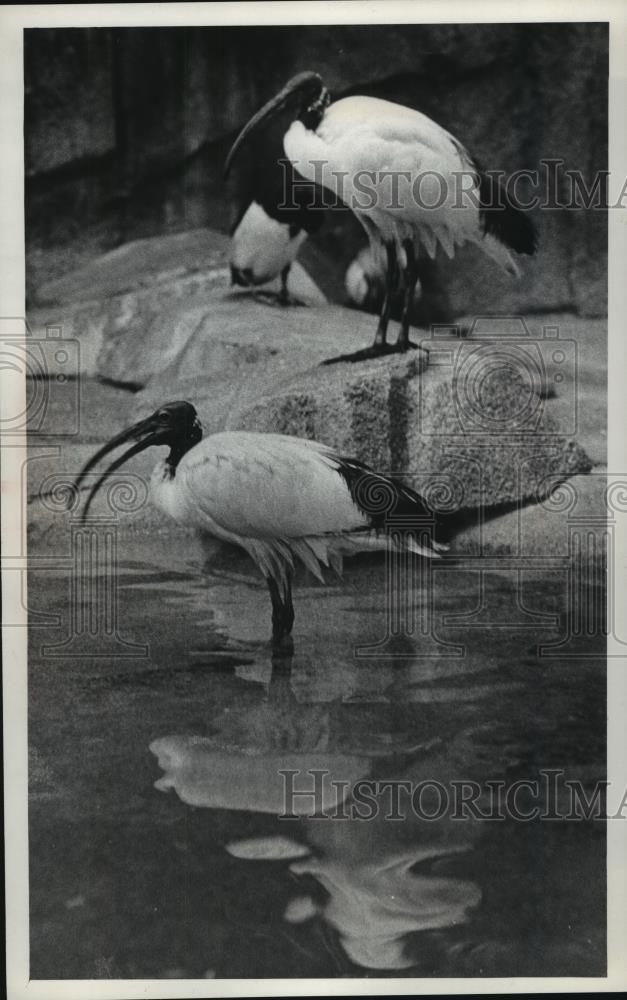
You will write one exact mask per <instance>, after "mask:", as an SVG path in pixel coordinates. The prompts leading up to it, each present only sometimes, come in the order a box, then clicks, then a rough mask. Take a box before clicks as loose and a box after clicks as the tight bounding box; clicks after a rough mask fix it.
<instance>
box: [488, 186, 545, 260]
mask: <svg viewBox="0 0 627 1000" xmlns="http://www.w3.org/2000/svg"><path fill="white" fill-rule="evenodd" d="M478 174H479V202H480V208H479V214H480V216H481V218H482V220H483V225H484V229H485V232H486V233H491V234H492V235H493V236H495V237H496V238H497V239H498V240H500V241H501V243H504V244H505V245H506V246H507V247H509V248H510V249H511V250H515V251H516V253H524V254H529V255H531V254H534V253H535V252H536V250H537V249H538V234H537V231H536V227H535V226H534V224H533V222H532V220H531V218H530V217H529V213H528V211H526V210H525V209H523V208H521V207H520V206H519V205H516V204H515V202H514V201H513V200H512V199H511V198H510V197H509V194H508V193H507V191H506V190H505V188H504V187H503V185H502V184H501V183H500V181H498V180H497V183H496V184H495V183H494V181H493V179H492V178H491V177H490V176H489V175H488V174H486V173H484V172H483V171H482V170H479V171H478Z"/></svg>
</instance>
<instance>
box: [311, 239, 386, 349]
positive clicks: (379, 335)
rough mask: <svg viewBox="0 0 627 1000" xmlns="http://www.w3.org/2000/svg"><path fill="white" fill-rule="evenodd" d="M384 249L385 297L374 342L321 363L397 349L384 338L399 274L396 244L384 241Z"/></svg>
mask: <svg viewBox="0 0 627 1000" xmlns="http://www.w3.org/2000/svg"><path fill="white" fill-rule="evenodd" d="M385 250H386V254H387V271H386V277H385V297H384V299H383V305H382V307H381V313H380V315H379V322H378V324H377V332H376V334H375V338H374V344H372V346H371V347H365V348H364V349H363V350H362V351H355V352H354V353H353V354H340V355H339V357H337V358H329V359H328V360H327V361H323V362H322V364H323V365H334V364H337V362H338V361H351V362H355V361H368V360H369V359H371V358H380V357H381V355H383V354H393V353H395V352H396V351H397V350H398V347H397V345H396V344H393V345H390V344H388V343H387V340H386V337H387V331H388V323H389V321H390V315H391V312H392V305H393V302H394V292H395V291H396V285H397V282H398V274H399V271H398V260H397V257H396V246H395V245H394V242H393V241H390V242H389V243H386V244H385Z"/></svg>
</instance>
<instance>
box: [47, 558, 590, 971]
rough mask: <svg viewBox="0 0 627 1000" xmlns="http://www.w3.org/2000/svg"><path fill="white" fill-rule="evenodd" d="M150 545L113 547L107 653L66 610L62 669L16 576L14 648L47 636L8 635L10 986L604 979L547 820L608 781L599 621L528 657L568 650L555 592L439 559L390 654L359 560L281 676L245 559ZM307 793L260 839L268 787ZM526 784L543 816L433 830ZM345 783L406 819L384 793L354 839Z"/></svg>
mask: <svg viewBox="0 0 627 1000" xmlns="http://www.w3.org/2000/svg"><path fill="white" fill-rule="evenodd" d="M160 544H161V551H160V552H159V556H158V561H157V560H155V561H153V562H152V563H151V562H149V561H148V552H149V551H150V550H151V548H153V546H149V545H147V544H146V543H145V542H144V543H141V541H137V542H135V543H128V544H126V543H125V545H124V552H123V554H124V559H125V561H124V563H123V564H122V565H121V566H120V568H119V573H118V576H117V587H118V596H119V608H118V616H117V623H116V624H115V627H114V628H113V630H112V631H111V630H110V631H109V633H108V634H107V635H106V636H103V635H101V634H99V633H98V622H97V621H91V623H90V619H89V614H88V612H89V606H90V602H92V603H93V600H94V594H93V592H89V591H86V592H83V593H82V596H81V594H79V597H78V598H77V600H78V603H79V605H85V612H86V617H81V616H80V614H79V615H78V617H76V616H75V617H74V619H73V620H74V622H75V624H76V622H78V623H79V625H80V627H81V628H82V630H83V631H82V633H81V635H79V636H78V637H77V636H76V635H74V639H73V641H72V642H70V643H66V645H61V644H62V643H63V642H64V641H65V640H66V639H67V637H68V634H69V633H68V628H69V621H70V615H69V606H68V605H69V595H70V592H71V591H70V570H69V568H68V567H67V566H61V567H57V568H54V567H51V568H49V569H45V570H44V569H41V570H33V571H32V572H31V574H30V578H29V605H30V608H31V620H32V622H33V624H34V625H35V624H37V623H38V622H41V618H39V616H38V614H37V613H38V612H43V611H45V612H47V613H52V614H57V615H58V616H59V620H58V623H57V624H55V625H45V624H43V625H42V624H39V625H37V627H33V628H31V634H30V643H31V655H30V669H29V686H30V687H29V692H30V731H29V736H30V761H31V800H30V851H31V885H30V892H31V976H32V978H46V979H48V978H50V979H55V978H68V977H69V978H100V977H114V978H135V977H141V978H144V977H146V978H153V977H154V978H163V977H177V978H178V977H194V978H198V977H203V976H207V977H213V976H216V977H218V978H222V977H271V976H272V977H273V976H281V977H284V976H378V975H381V974H389V975H399V976H405V975H425V976H513V975H517V976H521V975H532V976H533V975H545V976H546V975H583V976H586V975H588V976H589V975H602V974H604V971H605V937H604V931H603V928H604V924H605V837H604V828H603V825H602V823H601V822H600V821H599V820H596V821H595V820H587V821H585V820H583V819H573V818H571V819H570V820H567V819H565V818H564V816H565V815H568V814H569V812H570V811H571V805H572V803H571V800H570V799H569V798H568V796H567V795H566V786H564V785H563V779H565V778H568V779H571V780H577V781H580V782H582V784H583V785H584V786H585V788H586V789H587V790H588V791H589V790H590V789H592V787H593V785H594V782H595V781H597V780H601V779H603V778H604V771H605V714H606V713H605V664H604V661H603V659H602V657H603V650H604V639H603V635H602V629H601V627H600V620H601V617H602V612H603V607H602V601H601V600H599V599H597V600H596V601H595V602H592V603H591V604H590V609H591V610H590V614H591V615H593V618H592V619H591V620H590V628H589V633H590V634H585V632H584V634H583V635H581V636H580V637H579V638H577V639H575V640H571V641H570V642H569V643H568V644H566V645H562V646H561V647H555V645H554V647H553V650H552V652H553V653H555V652H556V651H557V652H561V654H562V655H561V656H547V655H544V656H539V655H538V646H541V645H544V646H550V645H551V643H553V644H555V643H556V642H558V641H559V640H560V638H561V637H562V638H563V635H564V629H565V628H566V623H567V620H566V618H565V610H566V606H565V597H564V593H565V588H564V576H563V574H562V573H561V572H559V571H557V570H556V571H554V572H545V573H544V574H543V575H541V576H540V575H538V574H537V573H533V574H532V573H530V574H523V575H522V582H519V581H518V579H517V574H516V572H514V571H511V572H508V571H506V572H502V571H501V572H497V571H486V572H485V573H484V574H483V578H481V575H480V573H479V571H478V570H476V569H474V568H472V567H470V564H468V565H466V566H465V567H464V566H462V565H460V564H456V563H455V562H454V561H453V560H450V561H449V560H444V561H443V564H442V565H441V566H438V568H437V570H434V571H433V575H432V577H430V579H428V580H425V579H423V578H421V577H417V578H416V580H414V585H415V589H414V592H413V598H412V600H411V602H410V604H411V608H413V613H409V614H408V619H407V621H406V622H405V626H404V627H401V628H400V633H401V634H400V635H396V636H395V637H392V638H389V637H387V638H386V636H387V626H386V622H387V621H388V612H387V607H386V600H385V599H384V595H385V592H386V590H385V579H386V574H385V566H384V562H383V560H381V559H363V560H362V559H359V560H354V561H353V562H352V563H351V564H349V565H348V566H347V571H346V574H345V577H344V580H343V581H339V580H337V579H331V580H330V582H329V585H328V586H327V587H326V588H322V587H320V586H318V585H314V584H313V583H312V582H311V580H310V579H308V578H305V577H303V578H302V579H301V580H299V581H298V585H297V588H296V592H295V607H296V626H295V633H294V638H295V651H294V655H293V657H289V656H287V655H284V656H276V655H275V656H273V655H272V652H271V649H270V646H269V644H268V643H267V641H266V640H267V638H268V632H269V626H270V616H269V602H268V598H267V594H266V591H265V589H264V587H263V586H262V585H260V584H259V583H258V582H257V581H255V580H254V579H253V578H252V576H251V575H250V567H249V565H248V564H247V563H246V562H245V560H240V559H239V558H238V557H235V556H233V555H231V554H226V555H225V556H223V557H222V560H221V561H220V562H219V563H214V567H215V566H216V565H219V566H220V569H221V572H219V573H216V572H213V573H212V574H205V575H202V574H200V573H199V571H198V569H197V568H196V567H195V565H194V560H195V559H196V558H197V554H196V550H195V545H194V543H192V542H191V541H190V542H189V543H179V542H178V541H177V542H176V543H170V542H168V541H167V540H163V541H162V542H160ZM481 579H482V580H483V582H482V583H481ZM102 593H103V592H100V594H101V596H102ZM590 593H592V591H590ZM601 596H602V595H601ZM597 597H599V594H597ZM98 599H100V598H98ZM393 606H394V607H395V608H396V611H395V614H396V617H395V618H394V617H393V618H392V624H393V625H394V627H395V628H397V630H398V625H399V620H398V614H397V610H398V609H397V606H396V605H393ZM410 610H411V609H410ZM90 624H91V625H92V626H94V629H95V631H94V634H93V635H92V634H91V633H90V631H89V630H90ZM401 625H402V622H401ZM427 626H428V627H427ZM497 626H498V627H497ZM116 629H117V635H116V634H115V632H116ZM356 647H359V651H358V653H359V655H356ZM103 651H104V652H105V653H106V655H105V656H101V657H95V656H94V655H93V654H94V653H95V652H100V653H102V652H103ZM547 651H550V650H547ZM581 654H585V656H582V655H581ZM310 768H316V769H318V770H321V771H322V770H324V771H326V772H327V776H326V778H325V779H324V780H325V781H326V784H325V785H324V789H323V791H322V792H321V794H320V796H319V797H318V798H317V799H315V798H314V799H311V800H309V799H305V798H304V797H302V796H301V797H298V796H297V797H295V798H292V800H291V802H292V805H293V806H294V812H295V813H297V814H298V815H297V818H292V819H287V818H278V813H281V812H283V807H284V803H285V796H284V791H285V787H286V781H287V780H288V779H287V778H286V777H285V776H282V775H281V774H280V773H279V772H280V771H281V770H290V771H292V772H298V774H299V777H298V778H297V779H294V780H295V781H301V782H303V783H302V784H300V785H298V784H295V785H294V786H293V787H294V788H295V789H296V790H300V791H307V790H309V789H311V788H312V787H313V785H312V784H311V782H310V777H311V776H310V775H309V774H308V773H307V772H308V769H310ZM547 769H553V770H555V771H560V772H562V773H561V776H560V777H559V779H556V780H557V781H558V785H559V791H558V793H557V796H556V797H554V798H553V799H552V800H551V802H552V805H553V807H554V810H555V811H557V812H558V814H559V816H560V817H561V818H557V819H554V820H551V821H550V820H547V819H532V820H529V821H524V820H522V819H521V818H519V819H516V818H515V817H514V816H513V815H511V813H512V808H511V807H510V808H509V809H505V813H506V816H505V818H503V819H497V818H492V819H485V818H481V816H480V817H477V816H476V815H474V814H473V812H472V810H466V811H465V814H464V815H462V816H458V817H457V818H456V817H455V816H454V815H453V808H452V805H453V801H454V800H453V795H454V790H455V788H456V786H455V785H454V784H453V783H454V782H460V781H466V782H470V781H473V782H475V783H476V784H477V786H478V787H479V788H480V789H481V799H480V800H478V804H476V806H477V808H478V809H479V810H480V812H481V814H482V816H483V815H485V813H486V812H488V813H489V812H490V808H489V805H490V801H491V802H492V806H494V801H495V800H494V799H492V800H490V799H489V796H488V794H487V793H488V792H489V790H490V788H491V787H492V788H494V787H495V786H490V785H489V784H486V783H487V782H498V781H502V782H504V783H505V788H506V789H510V788H511V787H512V785H513V783H514V782H515V781H516V780H526V781H534V780H537V779H538V780H540V782H541V785H540V787H541V788H542V787H544V786H543V785H542V782H545V783H546V781H548V780H549V779H548V778H547V777H546V776H545V777H544V778H543V777H542V773H541V772H542V771H543V770H544V771H546V770H547ZM362 778H363V779H366V780H374V779H379V780H380V781H386V780H387V781H388V782H392V783H395V782H405V785H403V786H402V788H401V787H400V786H398V785H396V786H393V787H396V788H397V790H398V794H399V800H398V811H399V813H400V815H401V816H402V818H395V819H394V818H386V813H389V811H390V804H391V799H390V796H391V794H392V792H391V790H390V786H389V785H388V786H387V791H385V790H384V788H383V786H381V785H380V786H379V791H378V794H374V795H373V796H372V797H371V804H370V807H369V809H367V808H365V807H362V813H363V812H364V811H365V812H366V813H368V812H375V811H376V813H377V814H376V815H374V816H371V817H370V818H358V816H357V815H356V813H357V812H358V811H359V810H356V809H355V802H356V792H355V789H354V783H355V782H357V781H358V780H359V779H362ZM289 780H291V779H289ZM311 780H312V781H313V780H314V779H311ZM331 780H335V781H339V782H345V783H346V785H340V786H335V787H336V788H337V787H339V789H340V791H337V790H334V786H332V785H331V784H330V782H331ZM155 782H158V783H159V787H155ZM421 783H423V784H421ZM424 783H427V784H426V785H425V784H424ZM434 783H437V784H434ZM417 787H422V788H423V791H424V795H423V796H422V797H421V799H420V801H419V802H418V804H417V806H416V807H415V808H412V799H411V793H412V792H414V790H415V789H416V788H417ZM473 787H474V786H473ZM351 788H353V791H352V792H351ZM407 789H409V791H407ZM443 790H444V791H443ZM446 796H449V800H448V802H447V801H446V800H445V799H446ZM533 796H534V792H533V788H531V789H529V788H527V789H525V788H523V789H521V791H520V794H519V796H518V798H517V799H516V803H515V804H516V805H517V806H518V808H519V809H520V810H521V811H528V810H530V809H531V808H532V807H533V805H534V804H536V800H535V799H534V797H533ZM310 801H311V802H313V803H314V806H313V809H312V808H311V807H310ZM539 801H540V804H541V806H543V807H544V806H546V803H547V800H546V798H542V797H541V798H540V800H539ZM373 803H374V805H373ZM447 806H448V808H447ZM510 806H511V803H510ZM316 809H317V810H318V812H319V813H320V812H324V813H326V815H323V816H320V815H318V817H317V818H312V817H311V815H306V814H305V813H311V812H312V811H315V810H316ZM333 812H341V813H342V814H343V815H345V816H347V817H351V818H341V817H340V818H338V817H337V816H336V817H335V818H332V817H330V816H329V815H328V814H329V813H333ZM427 814H430V815H434V816H435V818H430V819H429V818H427ZM436 814H437V815H436Z"/></svg>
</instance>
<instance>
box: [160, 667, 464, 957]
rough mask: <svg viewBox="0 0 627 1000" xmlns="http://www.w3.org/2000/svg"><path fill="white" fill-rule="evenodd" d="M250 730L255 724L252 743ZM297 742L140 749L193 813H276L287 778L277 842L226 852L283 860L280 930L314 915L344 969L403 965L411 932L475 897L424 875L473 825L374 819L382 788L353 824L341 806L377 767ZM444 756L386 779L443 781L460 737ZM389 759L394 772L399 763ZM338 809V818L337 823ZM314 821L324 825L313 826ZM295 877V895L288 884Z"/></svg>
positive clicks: (454, 882)
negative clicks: (285, 894)
mask: <svg viewBox="0 0 627 1000" xmlns="http://www.w3.org/2000/svg"><path fill="white" fill-rule="evenodd" d="M286 667H287V664H285V663H280V664H277V665H276V670H275V669H273V674H272V680H271V685H270V688H271V693H272V694H271V704H270V706H268V705H266V712H267V713H269V714H267V715H266V721H269V719H270V718H271V717H274V719H275V720H276V719H277V718H278V717H279V707H280V706H281V705H283V706H284V707H286V706H287V705H289V704H290V700H291V698H292V697H293V696H292V694H291V691H290V687H289V670H287V671H286ZM308 707H309V708H311V706H308ZM273 713H274V716H273ZM287 714H289V712H288V713H287ZM259 733H260V730H259V727H257V729H256V738H257V740H258V741H259ZM267 735H268V734H266V736H267ZM300 739H301V749H296V748H294V747H289V748H285V749H282V750H277V749H276V747H275V746H274V745H266V747H265V748H260V747H259V746H258V747H257V749H256V750H255V751H252V750H251V749H250V747H249V749H248V751H244V750H241V749H240V750H239V752H234V751H233V750H230V751H229V752H225V751H224V750H221V749H219V748H217V747H216V746H215V744H214V742H213V741H211V740H208V739H201V738H198V737H184V736H183V737H174V736H170V737H164V738H162V739H158V740H156V741H154V742H153V743H152V744H151V747H150V749H151V750H152V752H153V753H154V754H155V755H156V756H157V757H158V760H159V764H160V766H161V767H162V768H163V770H164V772H165V774H164V776H163V777H162V778H161V779H159V780H158V781H157V782H156V787H157V788H158V789H160V790H163V791H166V790H169V789H174V790H175V791H176V792H177V794H178V795H179V797H180V798H181V799H182V800H183V801H184V802H187V803H189V804H191V805H195V806H205V807H207V808H212V809H215V808H222V809H233V810H249V811H254V812H262V813H271V814H274V815H277V816H281V815H283V814H284V813H285V810H286V795H285V782H284V780H283V778H282V776H281V774H280V772H281V771H286V770H289V771H291V772H294V777H293V784H292V786H291V787H292V793H295V794H292V796H291V800H290V807H291V810H292V813H293V814H295V815H296V816H298V817H299V821H298V823H297V826H296V827H294V826H293V825H291V824H290V826H289V835H285V834H282V835H280V836H273V835H271V836H267V835H265V836H263V837H255V836H253V837H249V838H246V839H245V840H235V841H232V842H230V843H229V844H227V845H226V849H227V851H228V852H229V853H230V854H231V855H232V856H234V857H239V858H242V859H246V860H247V861H251V860H258V861H263V860H274V861H278V860H282V861H287V862H289V870H290V871H291V873H292V874H293V875H294V876H295V878H296V887H297V891H296V892H295V894H294V898H293V899H292V900H290V902H289V903H288V905H287V907H286V908H285V912H284V921H285V923H286V924H297V923H306V922H307V921H316V920H320V919H321V920H322V921H323V922H324V924H325V925H326V926H327V928H329V929H332V930H333V931H334V932H335V933H336V934H337V938H338V942H339V944H340V946H341V948H342V950H343V953H344V955H345V956H346V958H348V959H349V960H350V962H352V963H354V964H356V965H358V966H361V967H364V968H373V969H404V968H408V967H410V966H412V965H414V964H416V963H417V961H418V958H417V956H416V954H414V951H413V948H412V947H411V946H410V945H411V941H412V939H411V935H412V934H414V933H415V932H417V931H425V930H431V929H436V928H447V927H454V926H457V925H460V924H463V923H465V922H466V921H467V920H468V919H469V916H470V914H471V912H472V910H473V908H475V907H476V906H477V905H478V904H479V902H480V898H481V893H480V890H479V888H478V886H477V885H476V884H475V883H473V882H472V881H470V880H467V879H465V878H458V877H451V876H450V874H446V875H442V874H439V873H438V872H437V871H434V870H433V868H432V866H433V864H434V862H436V860H438V859H443V858H449V857H451V856H453V855H458V854H461V853H463V852H466V851H468V850H470V848H471V847H472V845H473V843H474V841H475V840H476V838H477V836H478V831H477V829H476V824H472V823H471V822H470V821H469V820H463V821H459V820H457V821H456V822H454V823H453V822H452V821H451V820H450V819H449V818H448V817H447V816H444V817H443V818H442V819H438V820H437V821H432V822H428V823H427V822H425V821H424V820H422V821H418V819H417V817H416V816H413V817H412V816H409V815H408V816H406V817H405V821H404V822H402V823H398V822H396V823H395V822H391V821H390V820H389V818H386V813H387V811H388V810H387V800H385V801H384V799H385V795H384V793H381V794H379V793H378V796H379V800H380V801H379V802H378V805H379V807H380V808H379V810H378V812H377V813H376V815H375V816H374V817H373V818H372V819H371V821H369V822H364V821H363V819H358V818H354V817H353V816H352V815H351V810H350V807H351V804H352V803H353V802H354V799H353V798H352V796H353V791H354V789H355V786H356V784H357V782H358V781H360V779H362V778H364V777H366V776H368V775H371V774H373V773H383V774H384V775H385V773H386V764H385V762H384V763H383V767H381V762H380V761H379V762H377V760H376V758H373V757H371V756H370V757H368V756H364V755H360V754H348V753H339V752H337V751H331V750H329V749H320V747H319V746H318V747H315V748H314V747H312V746H310V748H309V749H302V745H303V735H302V732H301V736H300ZM309 742H310V743H311V742H312V740H311V730H310V731H309ZM319 742H320V741H319ZM450 751H451V747H448V748H447V754H446V757H445V756H444V753H443V751H441V752H440V753H439V754H437V753H435V754H434V753H429V752H422V754H419V755H418V756H417V757H414V758H413V759H412V758H408V759H407V760H406V761H405V765H404V767H401V768H400V769H399V770H398V772H397V773H395V774H394V777H395V778H398V779H400V780H409V781H410V782H411V783H413V784H417V783H419V782H421V781H426V780H430V781H433V780H438V781H442V782H444V783H445V782H446V781H447V780H450V778H451V776H452V775H453V774H454V773H455V769H456V768H457V767H458V766H459V758H460V757H463V756H464V754H466V753H467V747H466V746H464V745H463V741H462V742H461V743H460V745H459V746H458V747H457V748H453V752H452V753H450ZM394 759H395V761H396V764H397V765H398V764H399V762H400V758H399V757H398V756H397V757H396V758H394ZM389 767H390V764H389V759H388V761H387V777H391V774H390V770H389ZM314 769H319V770H321V771H324V772H325V778H324V780H323V782H322V785H321V790H320V793H319V795H318V796H317V798H316V801H315V806H316V808H315V810H314V811H315V813H316V815H317V818H314V817H313V814H312V805H313V802H314V799H313V798H312V795H311V789H312V778H311V774H310V772H311V771H312V770H314ZM334 782H335V783H336V784H334ZM337 782H340V783H341V791H338V787H337ZM307 792H309V793H310V794H309V795H308V794H307ZM340 811H341V812H342V815H344V816H346V817H347V818H345V819H338V818H337V817H338V814H339V813H340ZM325 817H326V818H327V821H326V822H324V821H321V819H324V818H325ZM329 817H335V818H329ZM349 817H350V818H349ZM303 877H305V879H306V881H305V884H304V889H302V888H301V887H300V883H301V879H302V878H303ZM312 877H313V878H314V879H315V880H316V881H317V882H318V884H319V886H320V887H321V889H322V890H324V895H325V896H326V900H325V901H322V902H321V901H319V900H314V899H313V898H312V895H311V891H310V889H308V886H310V884H311V878H312Z"/></svg>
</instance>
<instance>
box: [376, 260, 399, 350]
mask: <svg viewBox="0 0 627 1000" xmlns="http://www.w3.org/2000/svg"><path fill="white" fill-rule="evenodd" d="M385 251H386V254H387V272H386V275H385V296H384V299H383V305H382V306H381V314H380V316H379V322H378V324H377V332H376V333H375V337H374V345H373V346H374V347H376V348H379V349H380V350H381V353H383V351H384V350H385V347H386V337H387V332H388V323H389V322H390V314H391V312H392V303H393V301H394V292H395V290H396V284H397V282H398V261H397V259H396V247H395V246H394V243H386V244H385Z"/></svg>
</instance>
